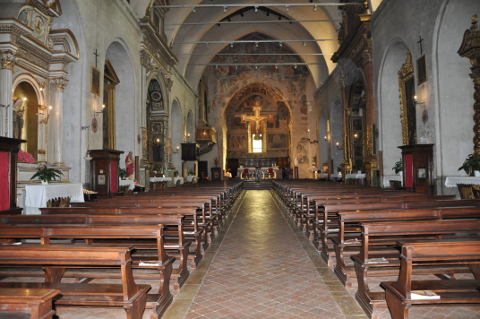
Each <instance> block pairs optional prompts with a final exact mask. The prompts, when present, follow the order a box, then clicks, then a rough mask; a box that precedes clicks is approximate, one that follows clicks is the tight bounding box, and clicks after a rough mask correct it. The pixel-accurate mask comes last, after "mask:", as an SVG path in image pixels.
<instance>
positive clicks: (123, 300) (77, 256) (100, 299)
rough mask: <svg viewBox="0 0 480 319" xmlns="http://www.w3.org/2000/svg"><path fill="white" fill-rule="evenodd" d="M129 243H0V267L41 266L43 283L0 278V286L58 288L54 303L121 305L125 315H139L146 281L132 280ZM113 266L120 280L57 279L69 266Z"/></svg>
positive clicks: (134, 317) (129, 318)
mask: <svg viewBox="0 0 480 319" xmlns="http://www.w3.org/2000/svg"><path fill="white" fill-rule="evenodd" d="M131 249H132V248H131V247H118V246H117V247H100V246H98V247H97V246H93V247H92V246H90V245H84V246H80V245H69V244H67V245H35V244H24V245H20V246H6V245H2V246H0V267H18V266H24V267H25V266H30V267H42V268H43V269H44V270H45V283H38V282H36V283H28V282H0V288H22V289H24V288H28V289H30V288H33V289H39V288H44V289H58V290H60V291H61V294H60V295H57V296H56V297H54V304H55V305H75V306H88V307H92V306H103V307H123V308H124V309H125V313H126V318H127V319H141V318H142V315H143V312H144V311H145V305H146V301H147V291H148V290H149V289H150V285H138V284H136V283H135V281H134V280H133V274H132V260H131V258H130V253H131ZM79 266H83V267H109V268H112V267H117V268H118V269H119V271H120V273H121V277H122V283H121V284H105V283H103V284H91V283H88V284H86V283H59V282H58V280H59V279H60V278H61V275H62V273H63V272H64V271H65V269H67V268H71V267H79ZM92 297H94V298H92Z"/></svg>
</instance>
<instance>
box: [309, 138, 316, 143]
mask: <svg viewBox="0 0 480 319" xmlns="http://www.w3.org/2000/svg"><path fill="white" fill-rule="evenodd" d="M307 140H308V142H309V143H310V144H318V141H317V140H313V141H310V139H309V138H307Z"/></svg>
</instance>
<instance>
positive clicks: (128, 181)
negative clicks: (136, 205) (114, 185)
mask: <svg viewBox="0 0 480 319" xmlns="http://www.w3.org/2000/svg"><path fill="white" fill-rule="evenodd" d="M133 182H134V180H133V179H121V180H119V183H118V186H127V185H128V189H130V190H132V191H133V190H134V189H135V184H134V183H133Z"/></svg>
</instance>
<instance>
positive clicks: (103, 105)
mask: <svg viewBox="0 0 480 319" xmlns="http://www.w3.org/2000/svg"><path fill="white" fill-rule="evenodd" d="M103 111H105V104H102V110H101V111H99V112H93V117H96V116H97V114H103Z"/></svg>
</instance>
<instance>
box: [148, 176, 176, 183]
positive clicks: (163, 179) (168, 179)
mask: <svg viewBox="0 0 480 319" xmlns="http://www.w3.org/2000/svg"><path fill="white" fill-rule="evenodd" d="M171 181H172V178H171V177H150V182H152V183H156V182H171Z"/></svg>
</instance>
